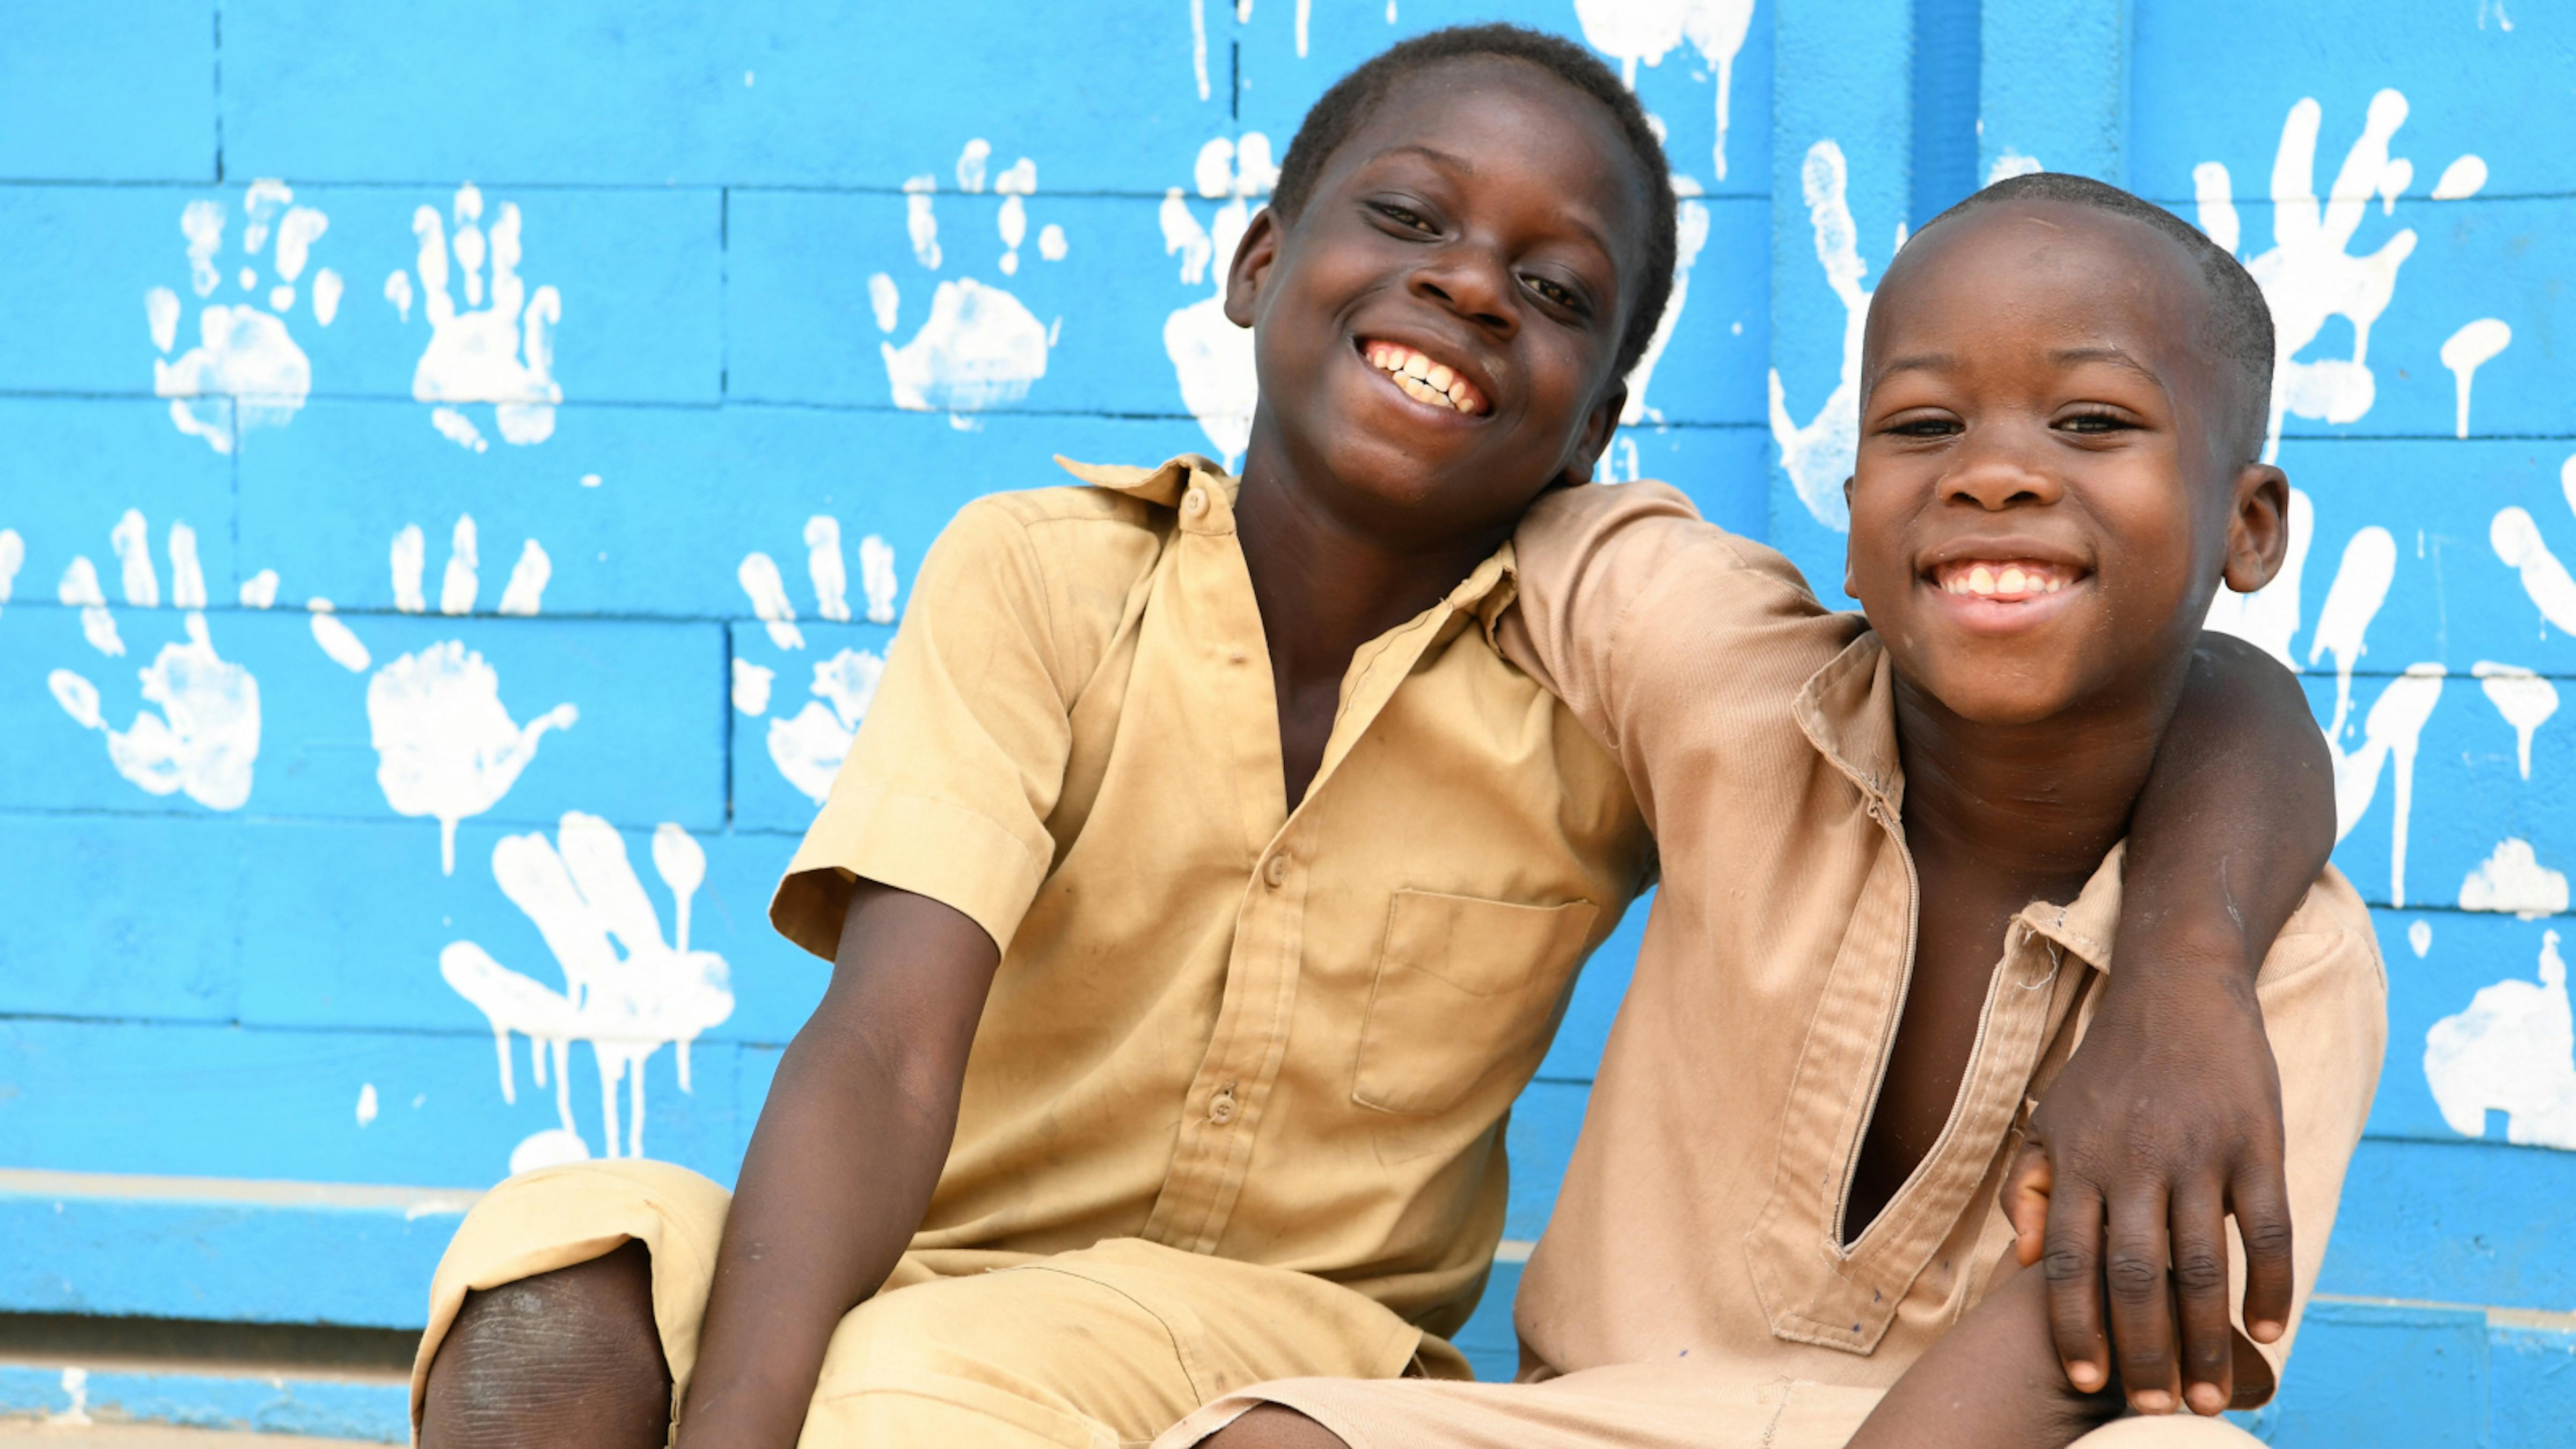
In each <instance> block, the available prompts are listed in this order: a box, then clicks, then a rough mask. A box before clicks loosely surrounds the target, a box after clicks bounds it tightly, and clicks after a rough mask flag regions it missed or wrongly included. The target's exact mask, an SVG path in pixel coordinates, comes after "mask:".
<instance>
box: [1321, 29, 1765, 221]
mask: <svg viewBox="0 0 2576 1449" xmlns="http://www.w3.org/2000/svg"><path fill="white" fill-rule="evenodd" d="M1302 13H1303V8H1302V6H1301V7H1300V14H1302ZM1574 18H1575V21H1576V22H1577V23H1578V24H1580V25H1581V26H1582V27H1583V39H1584V41H1585V43H1587V44H1589V45H1590V46H1591V47H1592V48H1593V49H1594V50H1597V51H1600V52H1601V53H1602V54H1603V55H1606V56H1609V57H1610V58H1611V59H1613V60H1615V61H1617V62H1619V73H1620V78H1621V79H1623V80H1625V81H1626V82H1627V83H1628V88H1629V89H1630V90H1635V89H1636V88H1637V65H1638V62H1640V61H1642V62H1644V63H1645V64H1647V65H1650V66H1652V65H1661V64H1662V63H1663V59H1664V57H1665V56H1666V55H1668V54H1670V53H1671V52H1672V50H1673V48H1674V47H1676V46H1678V45H1680V44H1681V43H1682V42H1683V41H1685V40H1687V41H1689V42H1690V43H1691V48H1692V49H1694V50H1696V51H1698V52H1699V53H1700V57H1701V59H1703V60H1705V61H1707V62H1708V64H1709V67H1710V68H1711V69H1712V70H1714V71H1716V72H1717V147H1716V153H1715V156H1714V164H1715V165H1716V168H1717V179H1718V180H1720V181H1724V180H1725V179H1726V132H1727V110H1728V107H1729V104H1730V101H1731V98H1732V95H1733V92H1734V89H1735V57H1736V55H1737V54H1738V53H1739V52H1741V51H1742V50H1743V49H1744V37H1745V35H1746V34H1747V33H1748V32H1749V31H1750V30H1751V29H1752V27H1753V0H1574ZM1394 19H1395V7H1394V6H1393V5H1392V4H1390V5H1388V6H1387V20H1388V21H1389V22H1390V23H1392V22H1393V21H1394ZM1299 33H1300V35H1301V36H1302V35H1303V33H1304V32H1303V28H1302V25H1301V27H1300V31H1299ZM1297 53H1298V54H1299V55H1304V54H1305V53H1306V48H1305V45H1304V43H1303V41H1302V40H1301V41H1300V43H1299V45H1298V47H1297Z"/></svg>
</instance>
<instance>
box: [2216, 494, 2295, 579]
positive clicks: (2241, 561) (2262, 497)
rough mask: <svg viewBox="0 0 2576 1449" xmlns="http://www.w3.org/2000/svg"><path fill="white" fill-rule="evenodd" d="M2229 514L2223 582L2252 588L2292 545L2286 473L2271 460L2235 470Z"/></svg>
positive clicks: (2278, 566)
mask: <svg viewBox="0 0 2576 1449" xmlns="http://www.w3.org/2000/svg"><path fill="white" fill-rule="evenodd" d="M2231 502H2232V505H2233V506H2232V507H2231V508H2230V510H2229V512H2228V518H2227V567H2226V570H2225V574H2224V577H2225V578H2226V580H2227V587H2229V588H2231V589H2234V590H2235V591H2236V592H2238V593H2240V594H2250V593H2252V592H2254V591H2255V590H2256V589H2259V588H2261V587H2263V586H2264V585H2265V584H2268V583H2270V582H2271V581H2272V575H2274V574H2276V573H2279V572H2280V571H2281V560H2282V559H2283V558H2285V557H2287V556H2288V554H2289V551H2290V479H2289V475H2287V474H2285V473H2283V472H2282V471H2281V470H2280V469H2278V468H2275V467H2273V466H2272V465H2271V464H2269V463H2248V464H2246V465H2245V466H2244V467H2242V468H2240V469H2238V470H2237V472H2236V489H2235V493H2234V495H2233V497H2232V499H2231Z"/></svg>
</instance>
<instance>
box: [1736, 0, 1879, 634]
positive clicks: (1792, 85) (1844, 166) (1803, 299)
mask: <svg viewBox="0 0 2576 1449" xmlns="http://www.w3.org/2000/svg"><path fill="white" fill-rule="evenodd" d="M1770 11H1771V23H1772V37H1773V52H1772V53H1773V56H1774V60H1773V68H1772V76H1773V79H1772V93H1771V94H1772V99H1771V108H1772V110H1771V174H1772V177H1773V182H1772V187H1771V370H1770V404H1769V416H1770V423H1771V438H1772V444H1773V452H1772V469H1771V497H1770V520H1769V521H1770V541H1771V544H1772V546H1773V547H1775V548H1777V549H1779V550H1781V551H1782V552H1784V553H1786V554H1788V555H1789V557H1790V558H1792V559H1794V560H1796V561H1797V564H1798V566H1799V567H1800V568H1802V569H1804V570H1806V572H1807V577H1808V578H1809V580H1810V581H1812V582H1813V583H1814V584H1815V586H1816V589H1817V592H1818V593H1819V594H1820V595H1822V596H1823V597H1824V598H1826V599H1827V600H1828V601H1829V602H1831V601H1835V600H1838V599H1840V597H1841V593H1840V585H1841V582H1842V568H1843V535H1844V531H1845V528H1846V514H1845V510H1844V508H1843V501H1842V485H1843V480H1844V479H1845V478H1846V477H1848V476H1850V473H1851V457H1852V444H1853V439H1854V437H1855V434H1856V431H1857V427H1858V421H1859V368H1860V341H1861V324H1862V320H1863V318H1864V317H1865V315H1866V313H1867V309H1868V305H1869V291H1870V289H1871V288H1872V287H1874V286H1875V285H1876V284H1877V279H1878V277H1879V274H1880V273H1881V272H1882V271H1884V270H1885V269H1886V266H1887V262H1888V258H1889V257H1890V256H1891V255H1893V254H1894V251H1895V248H1896V245H1897V241H1898V237H1899V235H1900V228H1901V227H1902V226H1903V225H1904V223H1905V220H1906V217H1907V212H1908V209H1909V204H1910V202H1911V200H1912V192H1913V173H1914V154H1913V143H1914V23H1913V22H1914V13H1913V8H1912V7H1911V6H1909V5H1906V4H1903V3H1898V0H1781V3H1778V4H1775V5H1773V6H1771V7H1770Z"/></svg>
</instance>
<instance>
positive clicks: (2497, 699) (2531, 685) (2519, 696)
mask: <svg viewBox="0 0 2576 1449" xmlns="http://www.w3.org/2000/svg"><path fill="white" fill-rule="evenodd" d="M2469 673H2471V674H2473V675H2475V676H2477V679H2478V687H2479V688H2480V689H2483V690H2485V691H2486V696H2487V703H2489V704H2492V705H2494V706H2495V708H2496V713H2498V714H2500V715H2503V716H2504V722H2505V723H2506V724H2508V725H2511V726H2512V727H2513V746H2514V757H2515V759H2516V761H2517V762H2518V763H2519V764H2520V765H2521V767H2522V778H2524V779H2526V780H2528V779H2530V778H2531V737H2532V735H2533V733H2534V732H2536V731H2537V730H2538V729H2539V728H2540V727H2541V726H2542V725H2543V724H2546V723H2547V722H2548V720H2549V717H2550V716H2551V715H2553V714H2556V713H2557V712H2558V687H2557V686H2556V685H2554V684H2551V683H2550V682H2549V681H2548V680H2546V679H2543V678H2541V677H2540V675H2539V674H2538V673H2537V672H2535V671H2533V670H2529V669H2525V668H2523V667H2522V666H2520V665H2518V664H2497V663H2494V662H2492V661H2489V660H2485V659H2481V660H2479V661H2478V662H2477V663H2476V664H2474V665H2471V666H2470V667H2469Z"/></svg>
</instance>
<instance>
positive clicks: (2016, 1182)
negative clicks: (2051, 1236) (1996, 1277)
mask: <svg viewBox="0 0 2576 1449" xmlns="http://www.w3.org/2000/svg"><path fill="white" fill-rule="evenodd" d="M2053 1181H2054V1174H2053V1173H2052V1172H2051V1170H2050V1168H2049V1165H2048V1149H2047V1148H2045V1147H2042V1146H2040V1145H2039V1144H2038V1143H2036V1142H2024V1143H2023V1144H2022V1145H2021V1151H2020V1153H2019V1154H2017V1155H2016V1156H2015V1157H2014V1158H2013V1165H2012V1168H2011V1170H2010V1171H2008V1172H2006V1173H2005V1174H2004V1191H2003V1209H2004V1220H2005V1221H2006V1222H2009V1223H2011V1224H2012V1226H2013V1256H2014V1257H2015V1258H2017V1259H2019V1260H2020V1262H2021V1265H2022V1266H2023V1267H2025V1268H2027V1267H2029V1266H2030V1265H2032V1264H2033V1263H2036V1262H2038V1261H2039V1255H2040V1253H2041V1252H2042V1251H2043V1250H2044V1249H2046V1247H2047V1245H2048V1198H2049V1191H2050V1188H2051V1186H2052V1183H2053Z"/></svg>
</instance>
